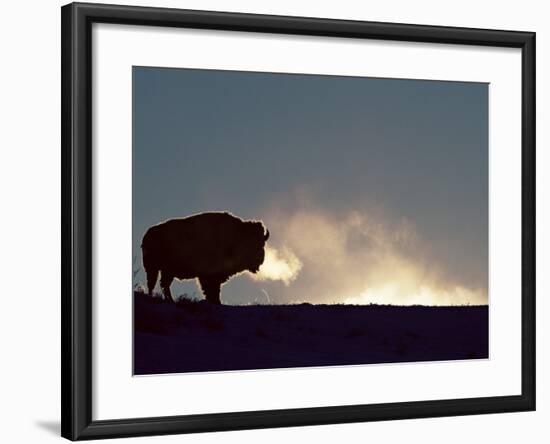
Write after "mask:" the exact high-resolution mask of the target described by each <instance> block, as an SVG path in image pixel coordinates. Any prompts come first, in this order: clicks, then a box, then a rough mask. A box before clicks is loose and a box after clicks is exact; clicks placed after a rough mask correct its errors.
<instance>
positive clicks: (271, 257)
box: [250, 246, 302, 285]
mask: <svg viewBox="0 0 550 444" xmlns="http://www.w3.org/2000/svg"><path fill="white" fill-rule="evenodd" d="M301 269H302V262H301V261H300V259H298V257H297V256H296V255H295V254H294V253H293V252H292V251H291V250H290V249H288V248H286V247H285V248H282V249H281V250H277V249H275V248H273V247H271V246H266V247H265V259H264V262H263V264H262V265H261V267H260V270H259V271H258V273H256V274H251V275H250V276H251V277H252V279H254V280H256V281H267V280H269V281H282V282H284V284H285V285H288V284H290V282H292V281H293V280H294V279H296V278H297V277H298V273H299V272H300V270H301Z"/></svg>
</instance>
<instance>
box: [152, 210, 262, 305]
mask: <svg viewBox="0 0 550 444" xmlns="http://www.w3.org/2000/svg"><path fill="white" fill-rule="evenodd" d="M268 238H269V231H267V230H266V229H265V227H264V225H263V223H262V222H258V221H245V220H242V219H240V218H239V217H237V216H234V215H233V214H230V213H227V212H223V213H222V212H211V213H200V214H195V215H193V216H188V217H183V218H178V219H170V220H167V221H165V222H162V223H160V224H158V225H154V226H152V227H150V228H149V229H148V230H147V232H146V233H145V235H144V236H143V240H142V242H141V251H142V259H143V268H144V269H145V272H146V274H147V290H148V291H149V295H151V294H152V292H153V288H154V287H155V285H156V283H157V279H158V275H159V272H160V275H161V277H160V287H161V290H162V293H163V294H164V297H165V299H168V300H169V301H173V299H172V293H171V292H170V285H171V284H172V281H173V280H174V279H175V278H176V279H182V280H183V279H195V278H197V279H198V280H199V284H200V287H201V289H202V292H203V293H204V296H205V298H206V300H207V301H208V302H211V303H213V304H220V303H221V301H220V290H221V286H222V284H223V283H224V282H226V281H227V280H228V279H229V278H231V277H232V276H234V275H235V274H238V273H240V272H243V271H246V270H248V271H250V272H251V273H257V272H258V270H259V268H260V265H262V263H263V261H264V246H265V243H266V241H267V239H268Z"/></svg>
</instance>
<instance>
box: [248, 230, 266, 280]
mask: <svg viewBox="0 0 550 444" xmlns="http://www.w3.org/2000/svg"><path fill="white" fill-rule="evenodd" d="M244 229H245V232H246V233H245V235H244V236H243V239H245V244H246V245H245V264H244V265H245V267H246V269H247V270H248V271H250V272H251V273H257V272H258V270H259V269H260V266H261V265H262V264H263V262H264V258H265V252H264V246H265V243H266V242H267V240H268V239H269V230H266V229H265V227H264V224H263V223H261V222H245V223H244Z"/></svg>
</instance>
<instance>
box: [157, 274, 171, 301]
mask: <svg viewBox="0 0 550 444" xmlns="http://www.w3.org/2000/svg"><path fill="white" fill-rule="evenodd" d="M173 280H174V276H173V275H171V274H170V273H167V272H165V271H162V272H161V276H160V288H161V290H162V294H163V295H164V299H166V300H167V301H168V302H174V299H173V298H172V292H171V291H170V285H172V281H173Z"/></svg>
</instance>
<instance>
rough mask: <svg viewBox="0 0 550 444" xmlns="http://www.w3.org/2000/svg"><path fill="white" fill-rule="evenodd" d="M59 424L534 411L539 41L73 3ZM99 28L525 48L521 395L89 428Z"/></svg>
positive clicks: (144, 428)
mask: <svg viewBox="0 0 550 444" xmlns="http://www.w3.org/2000/svg"><path fill="white" fill-rule="evenodd" d="M61 14H62V35H61V37H62V38H61V42H62V43H61V44H62V60H61V72H62V76H61V83H62V111H61V121H62V124H61V134H62V244H61V250H62V343H61V349H62V354H61V361H62V362H61V364H62V365H61V367H62V374H61V378H62V384H61V385H62V391H61V394H62V396H61V398H62V408H61V410H62V411H61V413H62V420H61V434H62V436H63V437H65V438H68V439H70V440H81V439H97V438H115V437H128V436H145V435H161V434H175V433H191V432H208V431H221V430H238V429H254V428H266V427H288V426H305V425H317V424H331V423H345V422H362V421H379V420H392V419H403V418H423V417H439V416H454V415H472V414H481V413H499V412H517V411H528V410H534V409H535V33H532V32H516V31H500V30H498V31H497V30H486V29H467V28H453V27H439V26H420V25H409V24H393V23H375V22H359V21H343V20H328V19H319V18H302V17H284V16H268V15H252V14H235V13H222V12H205V11H192V10H178V9H165V8H150V7H133V6H115V5H103V4H85V3H73V4H69V5H66V6H63V7H62V10H61ZM93 23H115V24H126V25H146V26H165V27H166V26H167V27H183V28H200V29H212V30H234V31H247V32H269V33H279V34H300V35H309V36H330V37H342V38H345V37H348V38H350V37H352V38H359V39H383V40H394V41H410V42H434V43H445V44H461V45H482V46H494V47H513V48H520V49H521V52H522V102H521V107H522V109H521V113H522V166H521V169H522V295H521V298H522V302H521V304H522V313H521V317H522V337H521V344H522V352H521V353H522V355H521V359H522V364H521V395H517V396H496V397H482V398H469V399H450V400H449V399H447V400H430V401H417V402H397V403H385V404H367V405H350V406H327V407H317V408H299V409H285V410H269V411H247V412H228V413H217V414H197V415H184V416H168V417H167V416H164V417H148V418H124V419H116V420H100V421H96V420H92V310H91V308H92V300H91V298H92V285H93V283H92V133H91V128H92V100H91V94H92V82H91V80H92V79H91V73H92V58H91V51H92V44H93V42H92V37H91V27H92V24H93Z"/></svg>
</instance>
